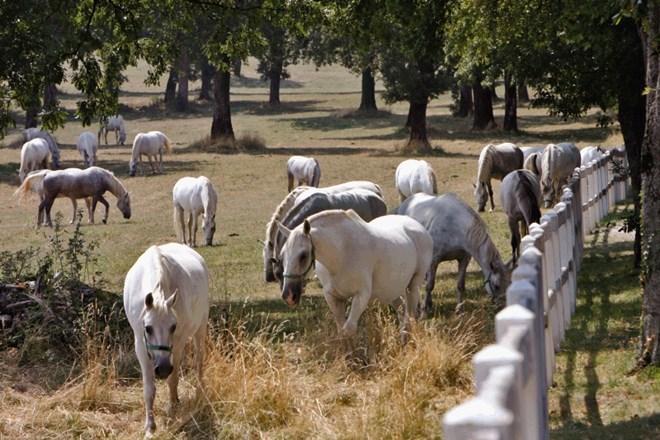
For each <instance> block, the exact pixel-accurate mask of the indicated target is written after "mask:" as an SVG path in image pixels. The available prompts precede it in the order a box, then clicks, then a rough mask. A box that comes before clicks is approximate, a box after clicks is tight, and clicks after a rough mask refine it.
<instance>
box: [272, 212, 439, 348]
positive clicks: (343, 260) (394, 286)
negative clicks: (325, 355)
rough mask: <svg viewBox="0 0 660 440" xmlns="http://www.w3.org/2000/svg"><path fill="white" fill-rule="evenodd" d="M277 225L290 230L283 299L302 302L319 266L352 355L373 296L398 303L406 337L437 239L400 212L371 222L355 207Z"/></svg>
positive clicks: (283, 254)
mask: <svg viewBox="0 0 660 440" xmlns="http://www.w3.org/2000/svg"><path fill="white" fill-rule="evenodd" d="M279 228H280V229H281V230H282V233H283V234H286V235H288V239H287V241H286V244H285V245H284V248H282V251H281V253H280V254H279V258H280V259H281V260H282V262H283V265H284V272H283V274H282V276H283V277H284V283H283V286H282V299H283V300H284V302H285V303H286V304H287V305H289V306H290V307H293V306H296V305H298V303H299V302H300V297H301V295H302V294H303V293H304V290H305V282H306V281H307V280H308V279H309V278H311V277H312V275H313V274H312V272H314V271H313V269H314V267H315V266H316V275H317V276H318V279H319V281H320V282H321V285H322V286H323V297H324V298H325V300H326V302H327V304H328V306H329V307H330V309H331V310H332V313H333V315H334V317H335V322H336V324H337V329H338V331H339V335H340V336H341V337H342V338H343V339H344V342H345V346H346V348H347V350H348V353H349V354H351V353H353V352H354V346H353V338H354V336H355V334H356V331H357V326H358V321H359V319H360V316H362V313H363V312H364V311H365V310H366V308H367V306H368V305H369V304H370V303H371V302H372V301H374V300H377V301H379V302H381V303H383V304H391V305H392V306H394V308H395V309H396V310H397V313H398V314H399V319H400V322H401V339H402V342H404V343H405V342H406V340H407V334H408V332H409V330H410V324H411V322H410V321H411V319H412V318H417V315H418V305H419V288H420V286H421V284H422V282H423V281H424V274H425V273H426V271H427V270H428V267H429V265H430V264H431V256H432V252H433V240H432V239H431V236H430V235H429V233H428V232H427V231H426V229H424V227H423V226H422V225H420V224H419V223H418V222H417V221H415V220H413V219H411V218H407V217H404V216H400V215H385V216H382V217H378V218H376V219H374V220H372V221H371V222H369V223H367V222H365V221H364V220H362V218H360V216H359V215H357V214H356V213H355V211H353V210H348V211H344V210H330V211H324V212H321V213H318V214H315V215H312V216H311V217H309V218H307V219H306V220H305V221H304V222H303V223H302V224H300V225H298V226H297V227H296V228H295V229H294V230H293V231H291V230H289V229H287V228H286V227H284V226H282V225H280V226H279ZM402 298H403V299H405V301H404V300H403V299H402ZM349 301H350V303H351V308H350V312H349V314H348V319H346V304H347V302H349Z"/></svg>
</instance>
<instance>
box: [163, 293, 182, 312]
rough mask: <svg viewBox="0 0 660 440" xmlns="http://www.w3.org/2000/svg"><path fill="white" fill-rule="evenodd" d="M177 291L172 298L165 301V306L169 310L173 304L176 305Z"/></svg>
mask: <svg viewBox="0 0 660 440" xmlns="http://www.w3.org/2000/svg"><path fill="white" fill-rule="evenodd" d="M178 293H179V289H176V290H175V291H174V293H173V294H172V296H170V297H169V298H167V301H165V305H166V306H167V308H168V309H171V308H172V307H174V304H176V297H177V296H178Z"/></svg>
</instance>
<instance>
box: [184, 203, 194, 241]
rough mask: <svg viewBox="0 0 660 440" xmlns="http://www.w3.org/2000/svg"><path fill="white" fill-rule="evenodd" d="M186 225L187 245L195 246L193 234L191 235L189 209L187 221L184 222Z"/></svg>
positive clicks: (191, 217)
mask: <svg viewBox="0 0 660 440" xmlns="http://www.w3.org/2000/svg"><path fill="white" fill-rule="evenodd" d="M186 225H187V226H188V243H187V244H188V245H189V246H190V247H195V236H194V235H193V232H192V225H193V213H192V211H190V213H189V214H188V221H187V222H186Z"/></svg>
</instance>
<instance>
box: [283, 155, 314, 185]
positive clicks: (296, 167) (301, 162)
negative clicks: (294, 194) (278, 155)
mask: <svg viewBox="0 0 660 440" xmlns="http://www.w3.org/2000/svg"><path fill="white" fill-rule="evenodd" d="M286 177H287V182H288V183H287V191H289V192H291V190H292V189H293V186H294V183H295V181H296V180H297V181H298V185H307V186H313V187H318V186H319V182H320V181H321V167H320V166H319V162H318V161H317V160H316V159H314V158H313V157H304V156H291V157H290V158H289V160H287V161H286Z"/></svg>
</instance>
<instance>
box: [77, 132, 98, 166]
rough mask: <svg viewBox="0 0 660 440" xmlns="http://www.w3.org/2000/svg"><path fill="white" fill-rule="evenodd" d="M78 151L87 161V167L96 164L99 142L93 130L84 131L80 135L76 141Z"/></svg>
mask: <svg viewBox="0 0 660 440" xmlns="http://www.w3.org/2000/svg"><path fill="white" fill-rule="evenodd" d="M76 147H77V148H78V152H79V153H80V155H81V156H82V158H83V161H84V162H85V168H87V167H93V166H94V165H96V151H97V150H98V148H99V142H98V140H97V139H96V136H94V133H92V132H91V131H84V132H82V134H81V135H80V136H78V142H76Z"/></svg>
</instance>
